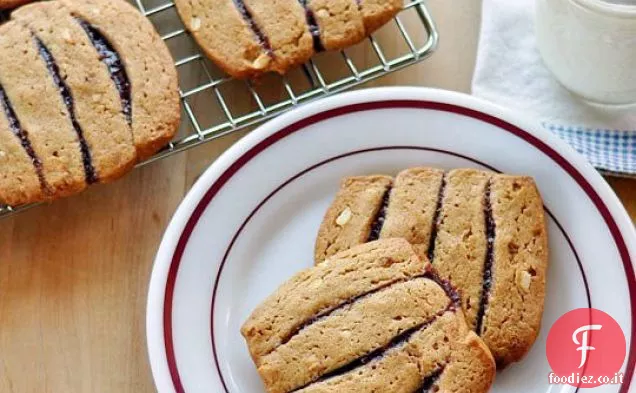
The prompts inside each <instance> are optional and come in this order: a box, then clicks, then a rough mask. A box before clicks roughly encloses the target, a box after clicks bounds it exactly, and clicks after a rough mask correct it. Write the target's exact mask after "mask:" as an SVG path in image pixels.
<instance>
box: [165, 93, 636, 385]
mask: <svg viewBox="0 0 636 393" xmlns="http://www.w3.org/2000/svg"><path fill="white" fill-rule="evenodd" d="M391 108H413V109H429V110H438V111H443V112H450V113H455V114H460V115H464V116H467V117H471V118H474V119H477V120H480V121H483V122H485V123H489V124H491V125H494V126H497V127H499V128H500V129H502V130H504V131H507V132H510V133H512V134H513V135H516V136H517V137H519V138H521V139H522V140H525V141H526V142H528V143H530V144H531V145H533V146H534V147H536V148H537V149H538V150H540V151H541V152H543V153H544V154H546V155H547V156H548V157H550V158H551V159H552V160H553V161H555V162H556V163H557V164H558V165H559V166H561V168H563V169H564V170H565V171H566V172H567V173H568V174H569V175H570V176H571V177H572V178H573V179H574V180H575V181H576V182H577V183H578V184H579V186H580V187H581V189H582V190H583V191H584V192H585V193H586V194H587V195H588V197H589V198H590V199H591V200H592V202H593V203H594V205H595V206H596V208H597V209H598V211H599V213H600V214H601V216H602V217H603V219H604V220H605V222H606V224H607V226H608V228H609V230H610V233H611V234H612V237H613V239H614V242H615V243H616V247H617V249H618V251H619V254H620V256H621V260H622V262H623V267H624V269H625V274H626V278H627V283H628V288H629V293H630V303H631V311H632V313H631V314H632V321H631V322H632V332H631V341H630V350H629V357H628V361H627V369H626V371H625V379H624V383H623V385H622V386H621V389H620V391H619V393H627V391H628V389H629V386H630V384H631V381H632V378H633V374H634V368H635V366H636V276H635V275H634V267H633V265H632V262H631V259H630V256H629V252H628V249H627V244H626V242H625V239H623V237H622V234H621V232H620V229H619V228H618V224H617V223H616V221H615V220H614V218H613V217H612V215H611V213H610V211H609V209H608V208H607V206H606V205H605V204H604V202H603V200H602V199H601V197H600V196H599V195H598V194H597V193H596V191H595V190H594V188H593V187H592V185H591V184H589V183H588V182H587V180H586V179H585V178H584V177H583V175H582V174H581V173H580V172H579V171H578V170H577V169H576V168H575V167H574V166H573V165H572V164H570V163H569V162H568V161H567V160H566V159H565V158H564V157H562V156H561V155H560V154H559V153H557V152H556V151H555V150H554V149H552V148H551V147H550V146H548V145H547V144H546V143H544V142H543V141H541V140H540V139H539V138H537V137H535V136H534V135H531V134H529V133H528V132H526V131H524V130H522V129H520V128H519V127H517V126H515V125H513V124H510V123H508V122H506V121H504V120H502V119H499V118H497V117H495V116H492V115H488V114H485V113H483V112H479V111H476V110H473V109H469V108H465V107H461V106H457V105H452V104H444V103H439V102H432V101H419V100H396V101H377V102H369V103H361V104H353V105H348V106H344V107H341V108H336V109H332V110H328V111H325V112H321V113H318V114H315V115H313V116H310V117H308V118H305V119H303V120H300V121H298V122H296V123H294V124H291V125H289V126H287V127H285V128H284V129H282V130H280V131H278V132H276V133H274V134H272V135H270V136H269V137H267V138H265V139H264V140H263V141H261V142H259V143H258V144H257V145H256V146H254V147H253V148H251V149H250V150H248V151H247V152H246V153H245V154H243V155H242V156H241V157H240V158H239V159H238V160H236V161H235V162H234V163H232V165H231V166H230V167H229V168H228V169H227V170H226V171H225V172H224V173H223V174H222V175H221V176H220V177H219V178H218V180H217V181H216V182H215V183H214V184H212V186H211V187H210V188H209V189H208V191H207V192H206V193H205V195H204V196H203V198H202V199H201V201H200V202H199V203H198V205H197V206H196V208H195V210H194V211H193V213H192V215H191V216H190V218H189V219H188V222H187V223H186V226H185V228H184V230H183V232H182V233H181V236H180V238H179V242H178V244H177V247H176V249H175V252H174V254H173V257H172V262H171V265H170V269H169V272H168V280H167V283H166V290H165V298H164V302H165V303H164V310H163V312H164V314H163V323H164V340H165V347H166V348H165V349H166V357H167V360H168V368H169V370H170V375H171V378H172V382H173V384H174V388H175V391H176V392H177V393H185V390H184V388H183V384H182V382H181V377H180V375H179V370H178V367H177V362H176V358H175V353H174V341H173V332H172V303H173V300H174V288H175V283H176V279H177V276H178V272H179V265H180V263H181V258H182V257H183V252H184V250H185V247H186V245H187V243H188V240H189V238H190V235H191V234H192V231H193V230H194V227H195V226H196V224H197V223H198V221H199V219H200V218H201V215H202V214H203V212H204V211H205V209H206V208H207V206H208V205H209V203H210V202H211V201H212V199H213V198H214V196H215V195H216V194H217V193H218V192H219V190H220V189H221V188H222V187H223V186H224V185H225V184H226V183H227V182H228V180H230V179H231V178H232V176H234V174H235V173H236V172H238V171H239V170H240V169H241V168H242V167H243V166H244V165H245V164H246V163H247V162H249V161H250V160H251V159H253V158H254V157H255V156H257V155H258V154H260V153H261V152H262V151H264V150H265V149H267V148H268V147H270V146H272V145H273V144H274V143H276V142H278V141H280V140H281V139H283V138H285V137H286V136H288V135H290V134H293V133H295V132H297V131H300V130H302V129H303V128H305V127H307V126H309V125H312V124H315V123H318V122H320V121H324V120H327V119H331V118H334V117H338V116H342V115H346V114H351V113H355V112H361V111H369V110H377V109H391ZM219 268H220V269H221V266H220V267H219ZM219 277H220V271H219V272H217V284H218V278H219ZM215 288H216V286H215ZM215 291H216V289H215ZM213 297H216V293H215V294H214V295H213ZM213 344H214V341H213ZM214 356H215V361H216V363H217V368H218V358H217V354H216V351H215V352H214ZM219 376H220V377H221V381H222V382H223V385H224V388H225V390H226V391H227V387H226V386H225V382H224V381H223V378H222V376H221V373H220V370H219Z"/></svg>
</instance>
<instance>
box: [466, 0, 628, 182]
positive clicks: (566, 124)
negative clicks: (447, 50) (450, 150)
mask: <svg viewBox="0 0 636 393" xmlns="http://www.w3.org/2000/svg"><path fill="white" fill-rule="evenodd" d="M534 2H535V0H512V1H511V0H483V13H482V28H481V36H480V39H479V51H478V55H477V66H476V69H475V75H474V77H473V85H472V92H473V94H474V95H475V96H478V97H482V98H485V99H487V100H489V101H492V102H495V103H498V104H501V105H504V106H507V107H512V108H514V109H518V110H520V111H523V112H524V113H526V114H529V115H530V116H534V117H535V118H537V119H538V120H540V121H541V122H542V123H543V125H544V126H545V128H546V129H547V130H550V131H552V132H555V133H556V134H558V135H559V136H561V137H562V138H563V139H565V140H566V141H567V142H569V143H570V144H571V145H572V146H573V147H574V148H575V149H576V150H578V151H579V152H580V153H581V154H584V155H585V156H586V157H587V158H588V160H589V161H590V162H591V163H592V164H593V165H595V166H596V167H597V168H598V169H600V170H603V171H606V172H611V173H615V174H619V175H636V108H633V107H632V108H631V109H605V108H599V107H596V106H591V105H588V104H586V103H585V102H584V101H582V100H580V99H579V98H577V97H576V96H574V95H572V94H571V93H569V92H568V91H567V90H566V89H565V88H563V87H562V86H561V85H560V84H559V83H558V82H557V80H556V79H555V78H554V77H553V76H552V73H551V72H550V71H549V70H548V68H546V66H545V65H544V64H543V60H542V59H541V55H540V54H539V51H538V49H537V45H536V40H535V32H534V17H535V15H534Z"/></svg>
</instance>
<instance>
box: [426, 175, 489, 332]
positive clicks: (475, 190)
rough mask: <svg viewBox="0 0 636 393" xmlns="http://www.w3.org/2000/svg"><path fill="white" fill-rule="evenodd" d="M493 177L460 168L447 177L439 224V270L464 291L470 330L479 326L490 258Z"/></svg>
mask: <svg viewBox="0 0 636 393" xmlns="http://www.w3.org/2000/svg"><path fill="white" fill-rule="evenodd" d="M490 177H491V174H490V173H487V172H484V171H478V170H475V169H456V170H453V171H450V172H449V173H448V174H447V175H446V177H445V184H446V185H445V188H444V193H443V194H444V195H443V196H442V198H443V199H442V203H441V205H440V206H441V209H440V214H439V218H438V224H437V237H436V242H435V249H434V253H435V255H434V260H435V268H436V269H437V271H438V272H439V274H440V276H442V277H444V278H446V279H448V280H451V281H452V283H453V285H455V286H457V287H458V288H461V289H462V308H463V310H464V314H465V315H466V322H467V323H468V326H469V327H470V329H472V330H474V329H475V327H476V325H477V314H478V311H479V305H480V301H481V293H482V286H483V269H484V260H485V259H486V246H487V239H486V227H485V225H484V223H485V222H486V218H485V211H484V193H485V190H486V187H487V185H488V182H489V181H490Z"/></svg>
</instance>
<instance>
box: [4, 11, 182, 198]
mask: <svg viewBox="0 0 636 393" xmlns="http://www.w3.org/2000/svg"><path fill="white" fill-rule="evenodd" d="M122 23H125V24H126V26H129V27H127V28H126V29H122V28H121V26H122ZM0 86H1V91H2V94H0V104H1V105H0V108H1V109H2V111H0V116H2V117H3V119H2V121H1V122H0V178H1V180H0V181H1V182H2V185H3V187H2V191H0V203H4V204H10V205H14V206H15V205H20V204H25V203H31V202H38V201H43V200H51V199H55V198H59V197H63V196H67V195H72V194H74V193H77V192H79V191H81V190H83V189H84V188H86V186H87V185H90V184H93V183H98V182H101V183H104V182H109V181H112V180H114V179H117V178H118V177H120V176H122V175H123V174H125V173H126V172H127V171H129V170H130V169H131V168H132V167H133V165H134V164H135V163H136V162H137V161H138V160H140V159H144V158H146V157H148V156H149V155H152V154H153V153H154V152H156V151H157V150H158V149H159V148H161V147H162V146H163V145H165V144H166V143H167V142H168V141H169V140H170V139H172V137H173V136H174V134H175V133H176V131H177V128H178V124H179V118H180V104H179V95H178V87H177V75H176V69H175V67H174V65H173V62H172V59H171V57H170V54H169V53H168V50H167V48H166V46H165V44H164V43H163V42H162V41H161V39H160V37H159V36H158V34H157V33H156V32H155V31H154V29H153V28H152V25H151V24H150V22H148V21H147V20H146V19H145V18H144V17H143V16H141V14H139V12H138V11H136V10H135V9H134V8H133V7H132V6H131V5H129V4H127V3H126V2H124V1H121V0H117V1H106V0H87V1H79V0H63V1H62V0H60V1H48V2H39V3H35V4H31V5H27V6H24V7H21V8H19V9H17V10H15V11H13V12H12V14H11V20H10V21H8V22H6V23H5V24H4V25H2V34H0ZM17 146H20V147H21V149H22V151H19V149H17ZM29 162H31V166H30V167H29V165H28V163H29ZM18 168H20V169H18ZM34 176H35V177H34ZM35 179H37V183H36V182H35V181H34V180H35Z"/></svg>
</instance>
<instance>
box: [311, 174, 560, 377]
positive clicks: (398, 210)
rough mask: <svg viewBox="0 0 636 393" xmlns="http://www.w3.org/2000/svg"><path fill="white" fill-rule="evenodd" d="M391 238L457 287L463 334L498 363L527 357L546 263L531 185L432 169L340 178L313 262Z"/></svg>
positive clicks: (535, 194) (544, 241)
mask: <svg viewBox="0 0 636 393" xmlns="http://www.w3.org/2000/svg"><path fill="white" fill-rule="evenodd" d="M394 237H401V238H404V239H406V240H408V241H409V242H410V243H411V244H412V245H413V247H414V248H415V250H416V252H417V253H418V255H419V256H420V257H421V258H424V259H427V260H430V262H431V263H432V264H433V266H434V267H435V269H436V270H437V271H438V272H439V274H440V276H441V277H442V278H444V279H448V280H450V281H451V282H452V283H453V285H455V286H456V287H457V288H458V289H459V291H460V293H461V295H462V300H461V305H462V309H463V311H464V314H465V315H466V320H467V323H468V325H469V327H470V328H471V329H473V330H474V331H475V332H477V333H478V334H479V335H480V336H481V337H482V338H483V339H484V342H485V343H486V344H487V345H488V347H489V348H490V349H491V351H492V353H493V355H494V357H495V359H496V361H497V364H498V365H499V366H501V367H504V366H505V365H507V364H509V363H512V362H515V361H518V360H520V359H521V358H522V357H523V356H524V355H525V354H526V353H527V352H528V350H529V349H530V347H531V346H532V345H533V343H534V341H535V339H536V337H537V335H538V332H539V328H540V325H541V317H542V314H543V306H544V296H545V274H546V268H547V264H548V245H547V229H546V224H545V218H544V211H543V202H542V200H541V196H540V194H539V192H538V190H537V188H536V186H535V184H534V181H533V180H532V179H531V178H529V177H523V176H509V175H500V174H495V173H491V172H485V171H479V170H474V169H457V170H453V171H450V172H448V173H445V172H444V171H442V170H440V169H436V168H413V169H408V170H406V171H403V172H402V173H400V174H399V175H398V176H397V177H396V178H395V179H392V178H390V177H388V176H377V175H374V176H361V177H352V178H347V179H345V180H344V181H343V182H342V185H341V188H340V191H339V192H338V194H337V195H336V198H335V200H334V202H333V203H332V205H331V206H330V208H329V209H328V211H327V213H326V215H325V218H324V220H323V222H322V225H321V227H320V230H319V233H318V237H317V240H316V247H315V260H316V263H321V262H322V261H324V260H325V259H328V258H330V257H331V256H332V255H334V254H335V253H337V252H340V251H342V250H346V249H348V248H350V247H354V246H356V245H358V244H361V243H364V242H367V241H372V240H375V239H378V238H381V239H382V238H394Z"/></svg>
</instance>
